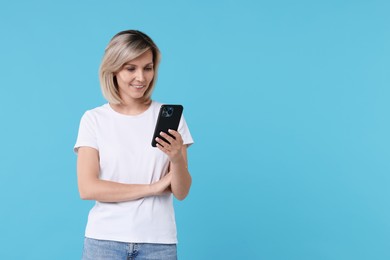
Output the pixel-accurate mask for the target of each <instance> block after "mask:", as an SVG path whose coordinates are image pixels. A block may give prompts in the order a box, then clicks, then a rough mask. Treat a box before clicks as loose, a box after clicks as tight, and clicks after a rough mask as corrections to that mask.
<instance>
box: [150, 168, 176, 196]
mask: <svg viewBox="0 0 390 260" xmlns="http://www.w3.org/2000/svg"><path fill="white" fill-rule="evenodd" d="M171 180H172V173H168V174H166V175H165V176H164V177H162V178H161V179H160V180H159V181H157V182H155V183H153V184H151V187H152V191H153V194H154V195H155V196H160V195H167V194H169V193H171V192H172V191H171Z"/></svg>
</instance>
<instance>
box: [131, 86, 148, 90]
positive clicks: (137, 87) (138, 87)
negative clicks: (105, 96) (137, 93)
mask: <svg viewBox="0 0 390 260" xmlns="http://www.w3.org/2000/svg"><path fill="white" fill-rule="evenodd" d="M131 86H132V87H134V88H136V89H141V88H143V87H145V86H144V85H131Z"/></svg>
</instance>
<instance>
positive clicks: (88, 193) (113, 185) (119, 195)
mask: <svg viewBox="0 0 390 260" xmlns="http://www.w3.org/2000/svg"><path fill="white" fill-rule="evenodd" d="M152 195H154V191H153V187H152V185H149V184H124V183H117V182H112V181H106V180H100V179H95V180H91V181H90V182H89V183H88V187H85V188H84V189H80V197H81V198H82V199H84V200H96V201H100V202H123V201H131V200H137V199H140V198H143V197H148V196H152Z"/></svg>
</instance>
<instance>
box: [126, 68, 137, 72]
mask: <svg viewBox="0 0 390 260" xmlns="http://www.w3.org/2000/svg"><path fill="white" fill-rule="evenodd" d="M127 70H128V71H131V72H133V71H135V68H127Z"/></svg>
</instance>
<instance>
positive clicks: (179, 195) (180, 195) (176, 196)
mask: <svg viewBox="0 0 390 260" xmlns="http://www.w3.org/2000/svg"><path fill="white" fill-rule="evenodd" d="M173 195H175V198H176V199H177V200H180V201H183V200H184V199H185V198H187V196H188V192H185V193H184V192H183V193H176V194H175V193H174V194H173Z"/></svg>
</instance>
